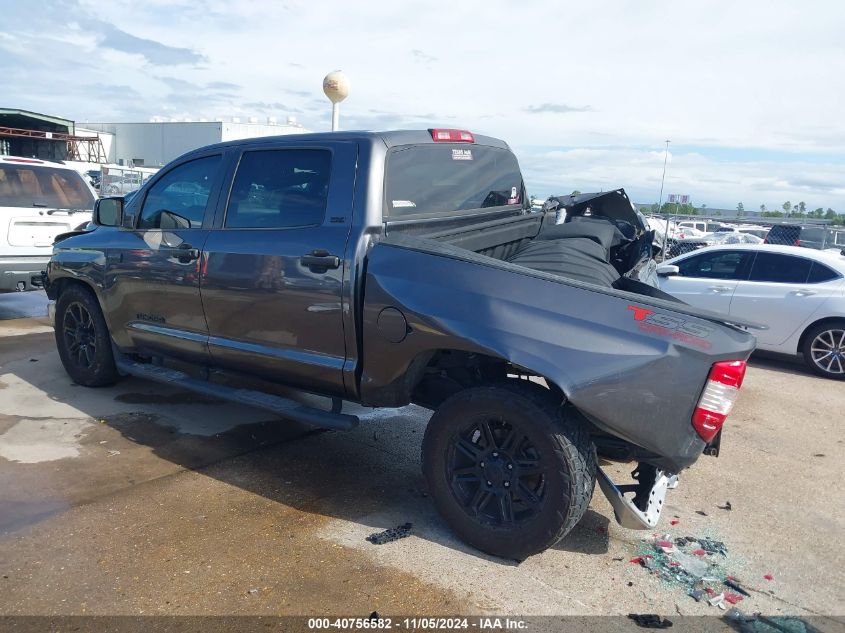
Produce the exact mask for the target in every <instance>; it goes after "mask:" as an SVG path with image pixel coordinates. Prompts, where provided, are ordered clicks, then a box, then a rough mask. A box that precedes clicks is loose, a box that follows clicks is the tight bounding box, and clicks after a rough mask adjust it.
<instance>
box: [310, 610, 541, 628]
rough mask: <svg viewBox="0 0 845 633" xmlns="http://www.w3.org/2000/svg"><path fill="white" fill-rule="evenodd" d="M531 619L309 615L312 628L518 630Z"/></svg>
mask: <svg viewBox="0 0 845 633" xmlns="http://www.w3.org/2000/svg"><path fill="white" fill-rule="evenodd" d="M527 626H528V623H527V622H526V621H524V620H519V619H513V618H496V617H480V618H461V617H452V618H438V617H419V618H389V617H381V616H378V615H377V614H375V613H374V614H373V615H372V616H370V617H367V618H309V619H308V629H309V630H323V629H325V630H328V629H341V630H360V629H368V630H376V631H378V630H389V629H402V630H409V631H415V630H426V631H430V630H443V631H450V630H471V629H478V630H509V631H519V630H522V629H525V628H527Z"/></svg>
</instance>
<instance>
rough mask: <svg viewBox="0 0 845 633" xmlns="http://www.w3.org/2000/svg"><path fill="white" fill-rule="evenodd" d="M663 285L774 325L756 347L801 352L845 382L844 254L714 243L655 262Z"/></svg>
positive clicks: (695, 301) (820, 370) (760, 334)
mask: <svg viewBox="0 0 845 633" xmlns="http://www.w3.org/2000/svg"><path fill="white" fill-rule="evenodd" d="M657 274H658V278H659V283H660V289H661V290H663V291H664V292H668V293H669V294H671V295H674V296H676V297H678V298H679V299H681V300H682V301H685V302H686V303H689V304H691V305H695V306H699V307H702V308H707V309H709V310H713V311H715V312H722V313H726V314H730V315H731V316H735V317H737V318H741V319H747V320H750V321H756V322H758V323H762V324H764V325H767V326H768V329H767V330H760V331H757V332H755V333H754V334H755V336H756V337H757V347H758V348H759V349H762V350H768V351H772V352H779V353H784V354H802V355H803V356H804V361H805V362H806V363H807V365H808V366H809V367H810V369H812V370H813V371H814V372H816V373H817V374H820V375H822V376H826V377H828V378H837V379H839V380H845V255H843V254H842V253H836V252H829V251H817V250H813V249H810V248H800V247H797V246H775V245H770V244H729V245H723V246H711V247H708V248H704V249H701V250H697V251H693V252H692V253H687V254H685V255H681V256H680V257H676V258H674V259H672V260H669V261H667V262H666V263H664V264H661V265H660V266H658V267H657Z"/></svg>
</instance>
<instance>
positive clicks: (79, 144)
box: [0, 108, 106, 163]
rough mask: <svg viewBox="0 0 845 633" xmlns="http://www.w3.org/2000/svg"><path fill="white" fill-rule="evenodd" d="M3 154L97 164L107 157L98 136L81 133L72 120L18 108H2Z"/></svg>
mask: <svg viewBox="0 0 845 633" xmlns="http://www.w3.org/2000/svg"><path fill="white" fill-rule="evenodd" d="M0 155H8V156H23V157H26V158H40V159H43V160H77V161H83V160H84V161H90V162H95V163H102V162H104V161H105V158H106V152H105V148H104V147H103V145H102V142H101V141H100V139H99V138H98V136H97V135H96V134H82V133H80V132H78V130H77V129H76V126H75V124H74V122H73V121H71V120H70V119H65V118H62V117H57V116H52V115H49V114H40V113H38V112H30V111H29V110H21V109H18V108H0Z"/></svg>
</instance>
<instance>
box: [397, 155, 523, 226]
mask: <svg viewBox="0 0 845 633" xmlns="http://www.w3.org/2000/svg"><path fill="white" fill-rule="evenodd" d="M386 170H387V172H386V175H385V189H386V191H385V196H386V198H385V199H386V215H387V216H388V217H389V218H391V219H396V218H400V219H401V218H403V217H408V216H417V215H443V214H449V213H456V212H461V211H470V210H473V209H486V208H490V207H506V206H513V207H515V208H519V207H521V206H522V205H523V203H524V201H525V193H524V187H523V183H522V174H521V172H520V171H519V163H517V160H516V156H514V155H513V153H511V152H510V151H508V150H506V149H501V148H498V147H489V146H485V145H475V144H473V143H432V144H430V145H412V146H407V147H397V148H394V149H393V150H391V152H390V154H388V157H387V166H386Z"/></svg>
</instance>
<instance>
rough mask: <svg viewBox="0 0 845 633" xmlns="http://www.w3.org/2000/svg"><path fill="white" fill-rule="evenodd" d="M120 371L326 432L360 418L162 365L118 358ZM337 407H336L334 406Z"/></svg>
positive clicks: (353, 424)
mask: <svg viewBox="0 0 845 633" xmlns="http://www.w3.org/2000/svg"><path fill="white" fill-rule="evenodd" d="M115 362H116V364H117V369H118V370H119V371H120V372H121V373H124V374H129V375H131V376H136V377H138V378H145V379H147V380H153V381H155V382H160V383H164V384H166V385H175V386H177V387H182V388H184V389H188V390H189V391H194V392H197V393H201V394H204V395H207V396H211V397H214V398H220V399H222V400H228V401H230V402H237V403H239V404H245V405H248V406H250V407H256V408H258V409H265V410H267V411H272V412H273V413H275V414H277V415H279V416H281V417H283V418H288V419H290V420H295V421H296V422H301V423H302V424H308V425H311V426H316V427H319V428H323V429H337V430H343V431H345V430H349V429H353V428H355V427H356V426H358V423H359V421H360V420H359V419H358V416H355V415H349V414H347V413H340V412H339V411H338V412H332V411H322V410H320V409H315V408H313V407H309V406H307V405H304V404H302V403H301V402H297V401H296V400H291V399H290V398H282V397H281V396H275V395H272V394H268V393H263V392H260V391H254V390H252V389H237V388H234V387H229V386H227V385H221V384H219V383H211V382H208V381H205V380H199V379H197V378H192V377H191V376H189V375H188V374H186V373H185V372H182V371H179V370H177V369H170V368H168V367H162V366H160V365H151V364H148V363H138V362H134V361H132V360H129V359H127V358H117V359H115ZM334 408H337V407H333V409H334Z"/></svg>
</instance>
